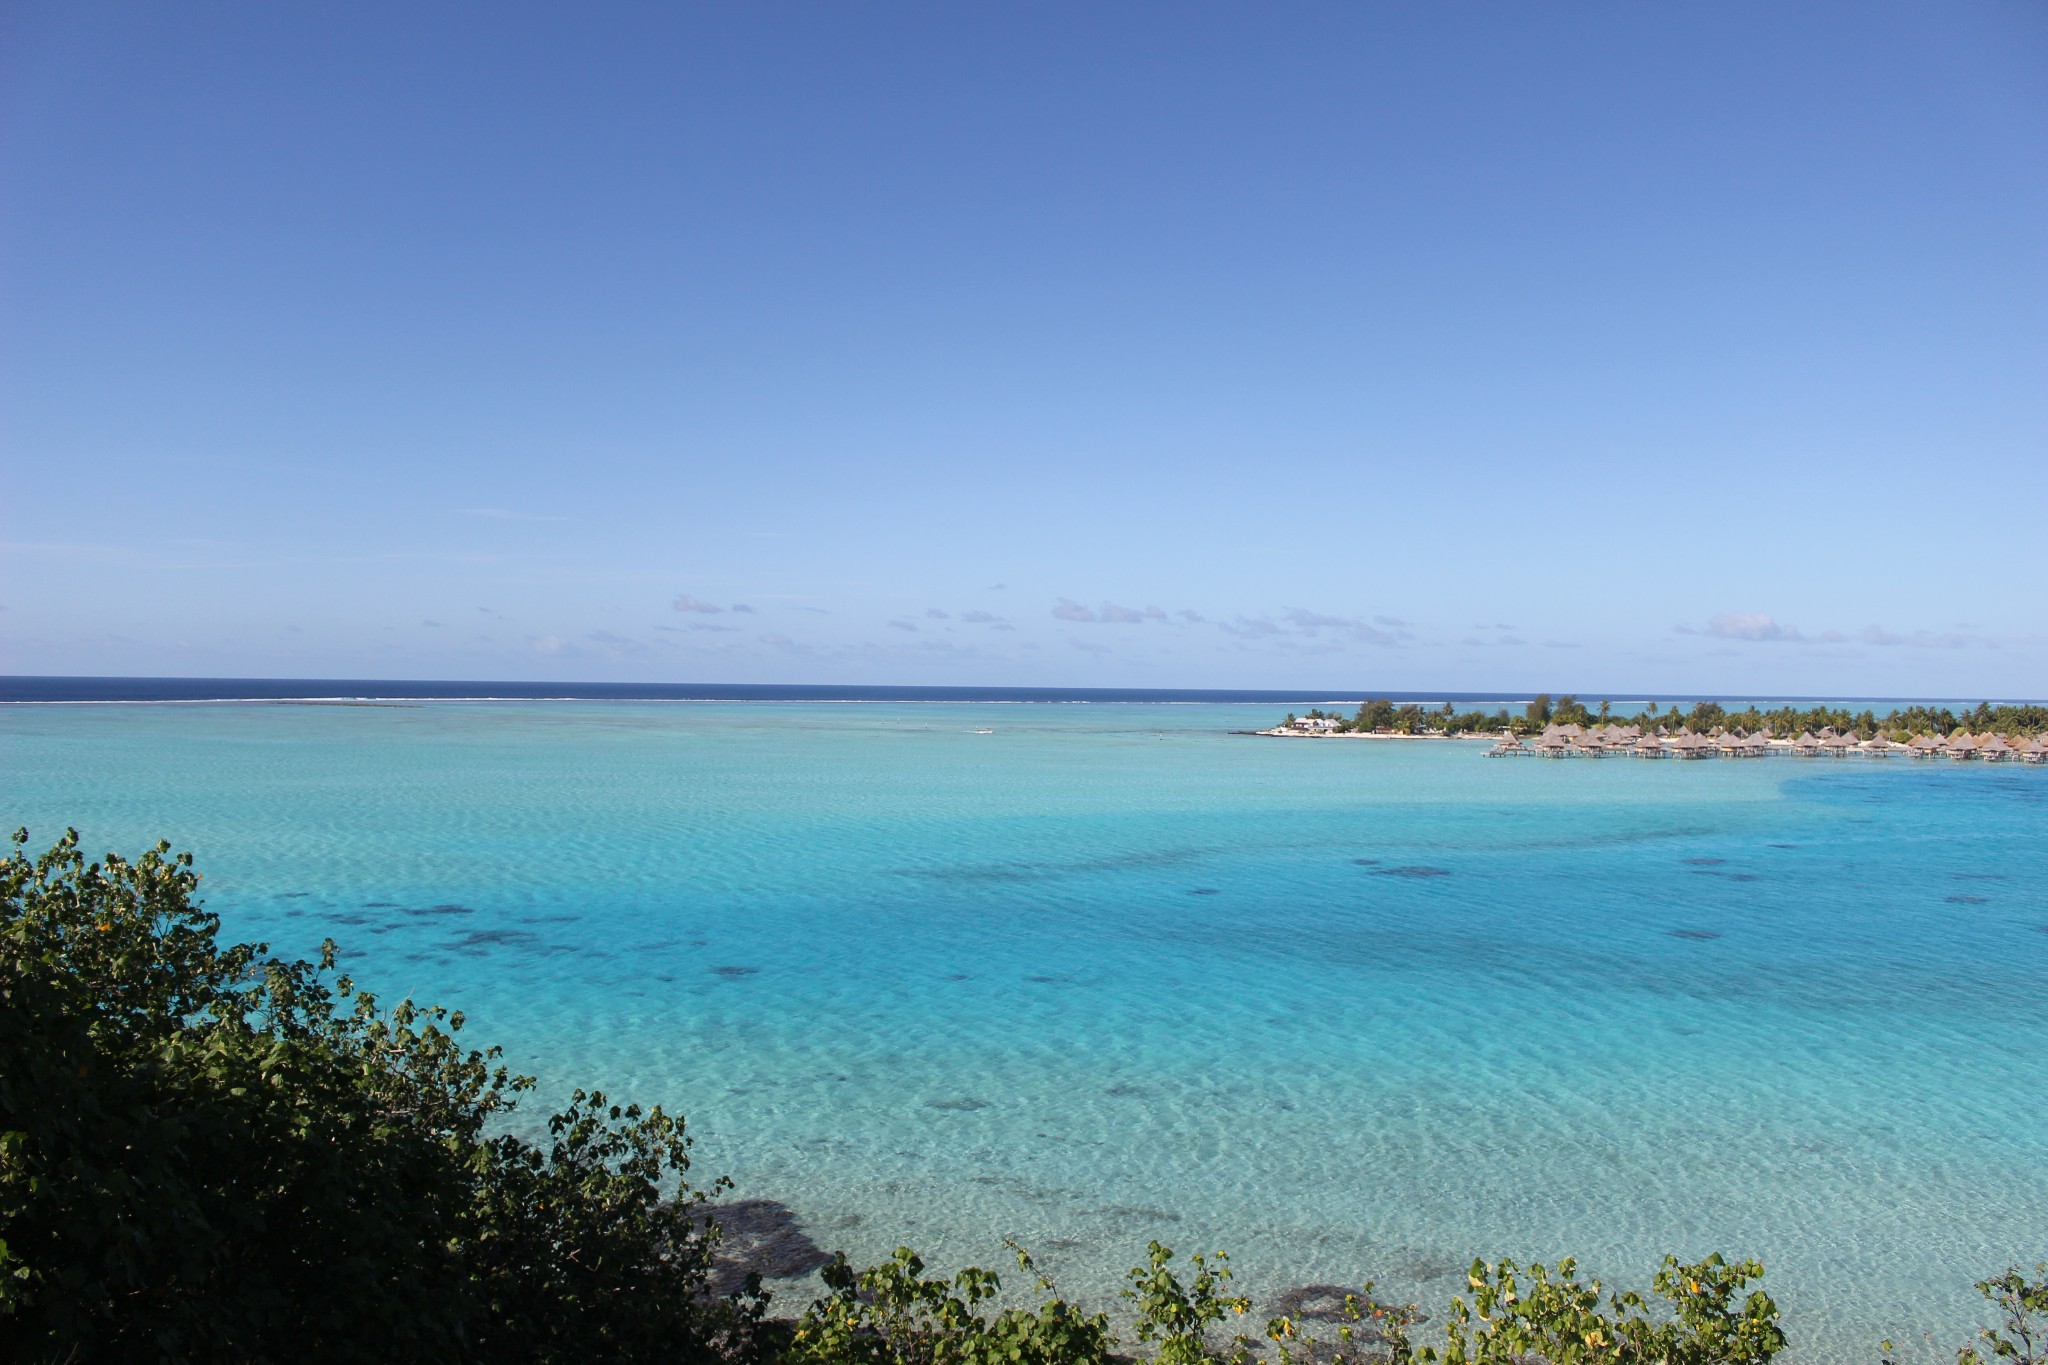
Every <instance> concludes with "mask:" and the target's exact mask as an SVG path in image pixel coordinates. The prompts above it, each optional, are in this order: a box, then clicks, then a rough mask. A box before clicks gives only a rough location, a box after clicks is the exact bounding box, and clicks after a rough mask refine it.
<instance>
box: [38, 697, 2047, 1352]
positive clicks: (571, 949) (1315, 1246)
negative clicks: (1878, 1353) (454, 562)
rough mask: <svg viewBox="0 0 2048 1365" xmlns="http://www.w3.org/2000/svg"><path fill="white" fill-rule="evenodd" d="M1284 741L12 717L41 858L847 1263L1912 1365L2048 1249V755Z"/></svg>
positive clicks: (919, 719) (1145, 721)
mask: <svg viewBox="0 0 2048 1365" xmlns="http://www.w3.org/2000/svg"><path fill="white" fill-rule="evenodd" d="M1273 719H1274V715H1273V713H1272V710H1271V708H1253V709H1249V710H1247V709H1244V708H1233V707H1226V706H1156V707H1155V706H1137V705H1119V706H1079V705H1066V706H1059V705H1012V706H1001V705H990V706H976V705H811V704H805V705H749V704H724V705H722V704H687V705H679V704H659V703H654V704H640V703H618V702H613V703H533V704H490V705H483V704H469V705H465V704H442V705H429V706H420V707H410V708H396V707H393V708H363V707H318V706H275V705H228V706H191V707H178V706H93V707H39V706H37V707H31V706H21V707H8V708H0V814H4V816H5V818H6V820H7V821H8V824H9V826H10V827H11V826H12V825H14V824H27V825H29V826H30V827H31V831H32V833H33V835H34V836H35V839H36V841H37V842H39V843H41V842H47V840H48V839H49V838H50V837H52V836H54V835H55V834H56V833H57V832H58V830H59V829H60V828H61V827H62V826H63V825H65V824H75V825H77V826H79V827H80V829H81V830H83V831H84V833H85V835H86V836H87V840H88V843H89V845H91V846H93V847H95V848H99V847H115V848H120V849H123V850H126V851H129V852H133V851H135V850H136V849H138V848H139V847H140V846H142V845H143V844H144V843H145V842H146V841H148V840H151V839H153V838H155V837H157V836H160V835H161V836H164V837H168V838H170V839H172V840H173V841H174V842H176V843H177V844H179V845H180V846H182V847H189V848H191V849H192V850H193V851H194V852H195V853H196V854H197V855H198V857H199V863H200V867H201V870H202V871H203V872H205V873H206V876H207V880H206V882H205V886H204V890H205V892H206V895H207V897H208V899H209V901H210V903H211V905H212V906H213V907H214V908H215V909H217V910H219V911H221V912H222V913H223V915H224V916H225V918H226V920H227V924H228V927H229V930H230V931H231V932H232V933H234V934H237V935H239V936H243V937H262V938H268V939H270V940H271V941H272V942H273V943H274V944H275V945H276V946H277V947H279V948H281V949H290V950H293V951H309V950H310V949H311V947H312V945H314V944H315V943H317V942H318V941H319V939H320V938H322V937H323V936H326V935H332V936H333V937H334V938H336V939H337V940H338V941H340V943H341V944H342V945H343V948H344V950H345V953H346V959H347V964H348V966H349V968H350V969H351V970H352V971H353V972H354V973H355V974H356V975H357V976H358V977H359V978H360V979H361V980H362V981H364V982H365V983H368V984H370V985H371V986H373V987H374V988H378V989H380V991H381V992H382V993H383V994H385V995H386V996H388V997H394V998H395V997H396V996H397V995H398V994H400V993H402V992H408V991H409V992H412V993H415V994H416V995H418V996H420V997H423V998H432V999H436V1000H440V1001H444V1002H447V1003H451V1004H456V1005H459V1006H461V1007H462V1008H463V1009H465V1010H466V1011H467V1012H468V1014H469V1015H470V1017H471V1019H472V1021H473V1024H472V1028H473V1032H474V1034H475V1036H476V1038H477V1039H478V1040H479V1041H484V1040H488V1041H497V1042H502V1043H504V1044H505V1045H506V1048H507V1052H508V1054H509V1055H510V1057H511V1058H512V1059H513V1060H515V1061H516V1062H517V1063H518V1064H520V1065H521V1066H522V1067H523V1068H525V1069H529V1070H533V1071H535V1072H537V1073H538V1074H540V1075H541V1076H542V1078H543V1081H544V1083H548V1084H554V1085H560V1084H565V1083H567V1082H570V1081H598V1082H601V1083H602V1084H603V1085H604V1087H605V1088H606V1089H608V1090H610V1091H612V1092H613V1093H615V1094H618V1095H622V1096H630V1097H632V1098H636V1099H641V1100H658V1101H661V1102H663V1103H666V1104H670V1105H673V1106H676V1107H679V1108H681V1109H683V1110H684V1111H685V1112H687V1113H688V1114H689V1116H690V1120H691V1125H692V1128H693V1130H694V1131H695V1132H696V1134H697V1135H698V1157H699V1171H700V1173H701V1174H703V1175H705V1176H706V1177H707V1178H708V1176H710V1175H712V1174H715V1173H720V1172H725V1173H730V1174H731V1175H732V1176H733V1177H734V1178H735V1179H736V1181H737V1182H738V1185H739V1193H740V1194H742V1195H747V1196H760V1197H769V1198H777V1199H782V1200H784V1201H786V1202H787V1203H789V1204H791V1205H792V1206H794V1207H795V1208H796V1209H797V1210H798V1211H799V1213H800V1214H801V1215H802V1216H803V1217H804V1218H805V1220H806V1222H807V1224H808V1225H809V1227H810V1228H811V1229H812V1231H813V1233H814V1235H816V1236H817V1238H818V1240H819V1241H821V1242H823V1243H824V1244H826V1245H827V1246H839V1247H844V1248H845V1249H846V1250H847V1251H848V1252H849V1253H850V1254H853V1255H854V1256H856V1257H865V1258H875V1257H879V1256H882V1255H885V1254H886V1253H887V1252H888V1250H889V1249H890V1248H892V1247H894V1246H895V1245H896V1244H897V1243H899V1242H910V1243H912V1244H914V1245H916V1246H918V1247H919V1248H920V1249H922V1250H924V1251H925V1252H926V1253H927V1257H928V1259H929V1260H932V1261H933V1262H935V1263H937V1264H942V1265H953V1264H958V1263H961V1262H964V1261H970V1260H972V1261H978V1262H980V1263H983V1264H988V1265H999V1264H1001V1263H1003V1261H1004V1253H1003V1251H1002V1248H1001V1245H1000V1239H1001V1238H1002V1237H1005V1236H1010V1237H1016V1238H1018V1239H1019V1240H1021V1241H1023V1242H1024V1243H1025V1244H1027V1245H1030V1246H1032V1247H1034V1248H1037V1249H1039V1251H1040V1252H1041V1259H1042V1260H1043V1261H1044V1262H1045V1263H1046V1264H1047V1265H1048V1266H1049V1267H1050V1268H1052V1269H1053V1270H1054V1271H1055V1272H1056V1273H1057V1274H1058V1275H1059V1277H1060V1279H1061V1282H1062V1285H1063V1287H1064V1288H1066V1289H1068V1290H1069V1291H1070V1292H1078V1293H1080V1294H1082V1295H1084V1296H1094V1297H1101V1298H1104V1299H1106V1298H1107V1297H1108V1295H1109V1293H1110V1292H1111V1290H1112V1288H1113V1286H1114V1283H1115V1280H1116V1277H1117V1275H1118V1272H1119V1271H1120V1270H1121V1269H1122V1268H1123V1267H1125V1266H1128V1265H1130V1264H1133V1263H1134V1262H1135V1261H1136V1260H1137V1259H1138V1258H1139V1256H1140V1255H1141V1254H1142V1251H1143V1248H1144V1245H1145V1242H1146V1241H1147V1239H1148V1238H1150V1237H1153V1236H1157V1237H1159V1238H1160V1239H1161V1240H1163V1241H1166V1242H1168V1243H1169V1244H1171V1245H1174V1246H1175V1247H1177V1248H1180V1249H1181V1250H1183V1251H1186V1250H1194V1249H1197V1248H1212V1247H1216V1246H1223V1247H1227V1248H1229V1250H1230V1251H1231V1253H1232V1257H1233V1260H1234V1263H1235V1265H1236V1266H1237V1268H1238V1271H1239V1273H1240V1283H1241V1284H1242V1285H1243V1286H1245V1287H1247V1288H1248V1289H1250V1290H1251V1291H1252V1292H1253V1293H1254V1295H1255V1296H1262V1295H1266V1294H1270V1293H1272V1292H1274V1291H1277V1290H1280V1289H1282V1288H1285V1287H1287V1286H1290V1285H1295V1284H1300V1283H1303V1282H1307V1281H1328V1280H1337V1281H1347V1280H1349V1281H1355V1280H1357V1279H1360V1278H1363V1277H1365V1276H1373V1277H1376V1278H1377V1279H1378V1280H1379V1281H1380V1282H1381V1284H1382V1286H1384V1287H1385V1288H1388V1289H1391V1290H1392V1291H1394V1292H1396V1293H1399V1294H1403V1295H1407V1296H1413V1297H1417V1298H1420V1299H1421V1300H1423V1301H1424V1303H1425V1305H1426V1306H1427V1305H1437V1306H1439V1307H1440V1305H1441V1304H1442V1303H1443V1302H1444V1301H1445V1300H1446V1299H1447V1298H1448V1296H1449V1295H1450V1294H1451V1293H1453V1292H1455V1291H1456V1290H1458V1289H1459V1288H1460V1287H1461V1285H1462V1267H1463V1266H1464V1265H1465V1264H1466V1263H1467V1262H1468V1261H1469V1260H1470V1259H1471V1258H1472V1257H1473V1256H1475V1255H1484V1256H1488V1257H1497V1256H1500V1255H1512V1256H1515V1257H1518V1258H1536V1259H1544V1260H1552V1259H1554V1258H1555V1257H1557V1256H1559V1255H1563V1254H1576V1255H1578V1256H1579V1257H1580V1259H1581V1261H1582V1263H1583V1264H1584V1265H1585V1266H1586V1267H1587V1268H1588V1269H1589V1270H1590V1271H1591V1272H1593V1273H1596V1274H1599V1275H1601V1276H1603V1277H1605V1278H1608V1279H1610V1280H1619V1281H1625V1282H1627V1283H1630V1284H1635V1285H1639V1286H1641V1287H1644V1288H1647V1281H1648V1279H1649V1275H1650V1272H1651V1270H1652V1269H1653V1268H1654V1266H1655V1263H1656V1261H1657V1259H1658V1258H1659V1257H1661V1256H1662V1255H1663V1254H1664V1253H1665V1252H1667V1251H1669V1252H1675V1253H1678V1254H1680V1255H1683V1256H1686V1257H1694V1256H1699V1255H1704V1254H1705V1253H1706V1252H1708V1251H1710V1250H1715V1249H1720V1250H1723V1251H1725V1252H1728V1253H1731V1254H1744V1255H1756V1256H1760V1257H1762V1258H1763V1259H1764V1260H1765V1261H1766V1263H1767V1264H1768V1266H1769V1268H1770V1274H1769V1278H1768V1280H1767V1282H1766V1283H1767V1285H1768V1287H1769V1288H1771V1289H1772V1291H1773V1292H1774V1293H1775V1294H1776V1295H1777V1297H1778V1299H1779V1301H1780V1303H1781V1304H1782V1305H1783V1306H1784V1307H1785V1310H1786V1317H1787V1325H1788V1329H1789V1330H1790V1332H1791V1334H1792V1336H1793V1339H1794V1343H1795V1347H1796V1351H1797V1355H1798V1356H1799V1357H1800V1358H1802V1359H1805V1360H1850V1359H1864V1360H1867V1359H1870V1358H1873V1357H1872V1354H1871V1353H1872V1350H1873V1348H1874V1347H1875V1344H1876V1342H1877V1341H1878V1340H1879V1339H1880V1338H1881V1337H1885V1336H1892V1337H1894V1338H1897V1337H1900V1336H1905V1337H1909V1338H1915V1339H1917V1336H1918V1333H1919V1331H1920V1330H1922V1329H1933V1330H1935V1331H1936V1332H1937V1333H1938V1334H1939V1335H1940V1336H1941V1337H1943V1338H1944V1339H1950V1338H1953V1339H1958V1340H1959V1339H1960V1338H1961V1335H1962V1334H1963V1333H1964V1331H1965V1329H1966V1327H1967V1325H1968V1323H1969V1322H1971V1321H1973V1320H1974V1318H1973V1313H1974V1309H1973V1306H1972V1303H1971V1300H1972V1299H1973V1297H1974V1296H1973V1295H1972V1293H1971V1291H1970V1289H1969V1283H1970V1282H1971V1281H1972V1280H1974V1279H1978V1278H1981V1277H1982V1276H1983V1275H1985V1274H1987V1273H1991V1272H1993V1271H1996V1270H1999V1269H2001V1268H2002V1267H2004V1266H2005V1265H2006V1264H2007V1263H2008V1262H2013V1261H2024V1262H2028V1263H2031V1262H2032V1261H2034V1260H2036V1259H2039V1258H2041V1257H2042V1256H2043V1255H2048V1121H2044V1114H2043V1108H2042V1096H2043V1095H2048V1048H2044V1047H2043V1042H2044V1029H2043V1020H2044V1018H2048V869H2044V866H2043V854H2044V851H2048V769H2042V768H2019V767H2003V766H2001V767H1986V766H1983V765H1975V764H1972V765H1951V764H1940V765H1921V764H1914V763H1909V762H1906V761H1902V760H1901V761H1892V762H1874V761H1857V760H1850V761H1839V762H1829V761H1825V760H1823V761H1800V760H1795V759H1771V760H1765V761H1759V762H1714V763H1698V764H1692V763H1671V762H1666V763H1642V762H1635V761H1630V760H1624V759H1605V760H1600V761H1597V762H1594V761H1573V762H1564V763H1555V762H1549V763H1546V762H1536V761H1517V762H1489V761H1486V760H1484V759H1483V758H1482V757H1481V753H1482V750H1483V746H1474V745H1470V744H1463V743H1459V744H1450V743H1426V742H1419V743H1401V742H1364V741H1331V742H1301V741H1274V740H1263V739H1257V738H1248V737H1243V736H1235V735H1231V734H1229V733H1228V732H1229V731H1231V730H1233V729H1243V728H1248V727H1250V726H1252V725H1255V724H1269V723H1271V721H1272V720H1273ZM979 728H988V729H991V730H993V731H994V733H992V734H976V733H973V731H975V730H976V729H979ZM437 907H438V909H439V912H438V913H427V912H429V911H434V910H435V909H436V908H437ZM792 1292H793V1294H794V1295H795V1296H797V1297H801V1295H802V1293H803V1292H804V1291H803V1290H802V1289H801V1288H798V1289H796V1290H794V1291H792Z"/></svg>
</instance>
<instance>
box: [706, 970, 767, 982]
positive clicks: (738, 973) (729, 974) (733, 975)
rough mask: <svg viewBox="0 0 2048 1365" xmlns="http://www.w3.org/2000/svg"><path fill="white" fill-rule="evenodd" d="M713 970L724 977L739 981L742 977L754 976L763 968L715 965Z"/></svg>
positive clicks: (728, 979)
mask: <svg viewBox="0 0 2048 1365" xmlns="http://www.w3.org/2000/svg"><path fill="white" fill-rule="evenodd" d="M711 970H712V971H714V972H716V973H718V974H719V975H720V976H722V977H724V978H725V979H726V980H727V981H738V980H739V979H740V978H741V977H744V976H752V975H754V974H755V973H756V972H758V971H760V970H761V969H760V968H759V967H713V968H712V969H711Z"/></svg>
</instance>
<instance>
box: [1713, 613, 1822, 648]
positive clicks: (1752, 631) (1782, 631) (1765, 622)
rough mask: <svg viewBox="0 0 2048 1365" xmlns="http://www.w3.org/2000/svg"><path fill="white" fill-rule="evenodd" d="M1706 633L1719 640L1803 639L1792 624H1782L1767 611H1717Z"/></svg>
mask: <svg viewBox="0 0 2048 1365" xmlns="http://www.w3.org/2000/svg"><path fill="white" fill-rule="evenodd" d="M1706 633H1707V634H1709V635H1711V636H1713V637H1714V638H1715V639H1717V640H1754V641H1774V640H1803V639H1805V638H1806V637H1805V636H1803V635H1801V634H1800V633H1799V632H1798V631H1796V630H1794V629H1793V628H1792V627H1790V626H1781V625H1779V624H1778V623H1777V622H1776V621H1774V620H1772V619H1771V614H1770V613H1769V612H1765V611H1723V612H1716V613H1715V614H1714V616H1713V617H1712V619H1710V620H1709V621H1708V622H1707V630H1706Z"/></svg>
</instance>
